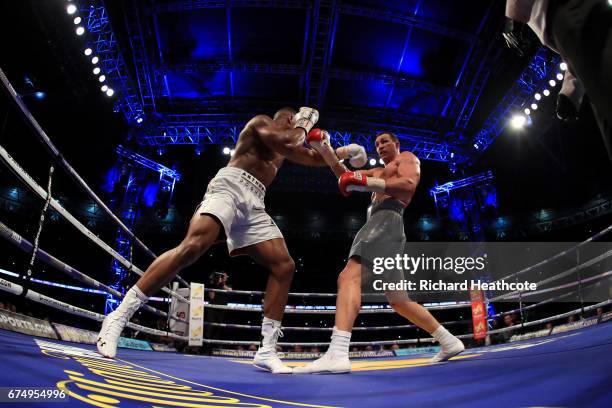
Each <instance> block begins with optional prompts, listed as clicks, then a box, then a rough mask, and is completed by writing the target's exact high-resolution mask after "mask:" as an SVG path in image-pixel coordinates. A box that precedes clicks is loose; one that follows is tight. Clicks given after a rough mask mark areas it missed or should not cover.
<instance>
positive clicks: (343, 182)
mask: <svg viewBox="0 0 612 408" xmlns="http://www.w3.org/2000/svg"><path fill="white" fill-rule="evenodd" d="M367 180H368V178H367V177H366V176H364V175H362V174H361V172H359V171H347V172H346V173H344V174H342V175H341V176H340V178H339V179H338V187H339V188H340V192H341V193H342V195H343V196H345V197H348V196H349V195H351V191H355V188H354V187H353V188H351V189H350V190H349V186H361V187H362V188H363V187H364V186H367V184H368V182H367Z"/></svg>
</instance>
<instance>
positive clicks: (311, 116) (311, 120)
mask: <svg viewBox="0 0 612 408" xmlns="http://www.w3.org/2000/svg"><path fill="white" fill-rule="evenodd" d="M294 119H295V126H294V127H295V128H302V129H304V132H305V134H306V135H307V134H308V132H310V129H312V128H313V126H314V125H315V124H316V123H317V121H318V120H319V111H318V110H316V109H313V108H308V107H306V106H302V107H301V108H300V111H299V112H298V113H296V114H295V116H294Z"/></svg>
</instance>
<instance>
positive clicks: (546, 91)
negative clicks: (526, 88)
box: [542, 89, 550, 96]
mask: <svg viewBox="0 0 612 408" xmlns="http://www.w3.org/2000/svg"><path fill="white" fill-rule="evenodd" d="M542 93H543V94H544V96H549V95H550V91H549V90H548V89H545V90H544V92H542Z"/></svg>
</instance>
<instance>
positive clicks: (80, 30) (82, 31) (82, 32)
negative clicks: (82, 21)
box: [76, 27, 85, 35]
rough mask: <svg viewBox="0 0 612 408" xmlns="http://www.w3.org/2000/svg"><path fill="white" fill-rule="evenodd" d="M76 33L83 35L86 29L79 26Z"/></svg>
mask: <svg viewBox="0 0 612 408" xmlns="http://www.w3.org/2000/svg"><path fill="white" fill-rule="evenodd" d="M76 34H77V35H83V34H85V29H84V28H83V27H77V29H76Z"/></svg>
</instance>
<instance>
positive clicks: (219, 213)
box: [196, 167, 283, 256]
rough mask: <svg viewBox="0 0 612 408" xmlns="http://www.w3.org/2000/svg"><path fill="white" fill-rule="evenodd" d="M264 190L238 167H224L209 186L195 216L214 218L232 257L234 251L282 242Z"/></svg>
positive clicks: (261, 185) (252, 177) (254, 179)
mask: <svg viewBox="0 0 612 408" xmlns="http://www.w3.org/2000/svg"><path fill="white" fill-rule="evenodd" d="M265 195H266V187H265V186H264V185H263V184H262V183H261V182H260V181H259V180H257V179H256V178H255V177H254V176H253V175H251V174H249V173H247V172H246V171H244V170H242V169H239V168H237V167H224V168H222V169H221V170H219V172H218V173H217V175H216V176H215V177H214V178H213V179H212V180H211V181H210V183H208V188H207V189H206V194H205V195H204V199H203V201H202V202H201V203H200V205H199V206H198V208H197V209H196V213H197V214H210V215H213V216H214V217H215V218H217V219H218V220H219V221H220V222H221V224H223V229H224V230H225V236H226V237H227V249H228V251H229V254H230V255H231V256H236V255H241V254H240V253H233V252H234V251H235V250H238V249H240V248H244V247H247V246H249V245H253V244H257V243H259V242H263V241H269V240H271V239H275V238H283V234H282V233H281V232H280V230H279V229H278V227H277V226H276V224H275V223H274V220H272V217H270V216H269V215H268V214H267V213H266V209H265V205H264V197H265Z"/></svg>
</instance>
